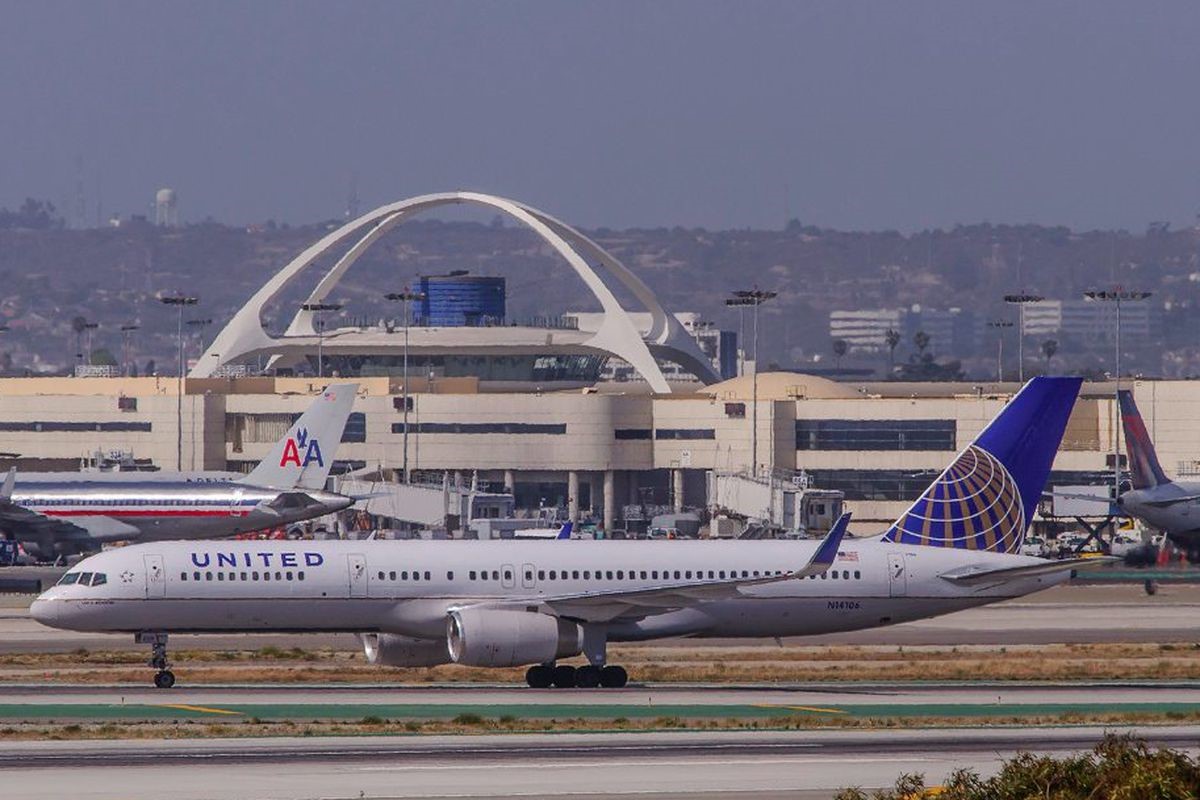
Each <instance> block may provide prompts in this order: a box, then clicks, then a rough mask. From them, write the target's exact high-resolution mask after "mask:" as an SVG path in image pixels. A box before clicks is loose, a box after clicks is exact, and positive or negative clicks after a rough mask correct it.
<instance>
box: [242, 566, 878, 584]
mask: <svg viewBox="0 0 1200 800" xmlns="http://www.w3.org/2000/svg"><path fill="white" fill-rule="evenodd" d="M739 572H740V575H739ZM706 574H707V580H737V579H738V578H739V577H741V578H762V577H772V576H776V575H783V574H784V572H783V570H778V569H777V570H757V569H756V570H746V569H743V570H740V571H739V570H736V569H731V570H723V569H722V570H712V569H710V570H708V571H707V573H706V572H705V571H704V570H690V569H687V570H679V569H677V570H669V569H664V570H661V571H660V570H656V569H654V570H644V569H643V570H633V569H631V570H629V571H628V573H626V571H625V570H621V569H618V570H611V569H610V570H595V572H594V573H593V571H592V570H588V569H585V570H578V569H574V570H565V569H564V570H556V569H552V570H544V569H539V570H538V571H537V579H538V580H539V581H545V580H551V581H558V580H563V581H566V580H572V581H578V580H584V581H590V580H598V581H600V580H607V581H611V580H618V581H623V580H626V576H627V575H628V580H631V581H634V580H655V581H657V580H705V579H706ZM377 575H378V577H379V580H381V581H384V580H391V581H407V580H413V581H419V580H426V581H428V580H431V578H430V573H429V572H428V571H426V572H425V573H424V577H423V578H422V573H421V572H419V571H417V570H413V571H411V572H409V571H407V570H405V571H401V572H397V571H396V570H391V571H390V572H384V571H383V570H379V572H378V573H377ZM660 575H661V576H662V577H661V578H660V577H659V576H660ZM853 576H854V577H853V579H854V580H861V579H862V573H861V572H860V571H859V570H854V572H853ZM809 577H810V578H812V579H813V580H817V579H818V578H820V579H822V580H824V579H826V578H830V579H833V580H837V579H838V577H839V575H838V570H827V571H826V572H824V573H822V574H821V575H819V576H818V575H810V576H809ZM467 578H468V579H469V580H472V581H487V580H492V581H498V580H500V570H498V569H493V570H490V571H489V570H486V569H484V570H470V571H469V572H468V573H467ZM512 579H513V574H512V572H511V571H510V570H504V580H505V581H509V582H511V581H512ZM841 579H842V580H850V579H851V572H850V570H842V571H841ZM255 580H257V578H256V579H255ZM301 580H303V579H301ZM446 580H448V581H452V580H454V573H453V572H447V573H446ZM532 580H533V571H532V570H526V572H525V581H526V582H531V581H532Z"/></svg>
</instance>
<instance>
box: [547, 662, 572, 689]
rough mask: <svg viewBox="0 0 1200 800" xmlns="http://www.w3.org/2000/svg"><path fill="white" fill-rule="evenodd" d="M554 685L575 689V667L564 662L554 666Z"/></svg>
mask: <svg viewBox="0 0 1200 800" xmlns="http://www.w3.org/2000/svg"><path fill="white" fill-rule="evenodd" d="M553 674H554V677H553V678H552V680H553V681H554V685H555V686H556V687H557V688H559V689H574V688H575V674H576V673H575V668H574V667H572V666H568V665H566V664H563V665H562V666H558V667H555V668H554V673H553Z"/></svg>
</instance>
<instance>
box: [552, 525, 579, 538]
mask: <svg viewBox="0 0 1200 800" xmlns="http://www.w3.org/2000/svg"><path fill="white" fill-rule="evenodd" d="M574 527H575V525H574V523H571V522H564V523H563V526H562V530H561V531H559V532H558V536H555V537H554V538H555V539H570V538H571V529H572V528H574Z"/></svg>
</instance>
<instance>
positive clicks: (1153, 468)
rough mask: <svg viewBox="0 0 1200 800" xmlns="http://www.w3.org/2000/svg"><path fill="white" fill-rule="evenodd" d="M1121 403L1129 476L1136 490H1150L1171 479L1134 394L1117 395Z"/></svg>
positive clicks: (1129, 392)
mask: <svg viewBox="0 0 1200 800" xmlns="http://www.w3.org/2000/svg"><path fill="white" fill-rule="evenodd" d="M1117 398H1118V399H1119V400H1120V403H1121V426H1122V427H1123V428H1124V429H1125V449H1126V451H1127V452H1128V453H1129V475H1130V478H1131V479H1132V481H1133V488H1134V489H1150V488H1152V487H1154V486H1160V485H1162V484H1164V483H1170V482H1171V479H1170V478H1168V477H1167V476H1166V474H1164V473H1163V470H1162V467H1161V466H1160V465H1159V463H1158V454H1157V453H1155V452H1154V442H1152V441H1150V434H1149V432H1148V431H1147V430H1146V423H1145V422H1143V421H1142V415H1141V412H1139V411H1138V407H1137V403H1135V402H1133V392H1131V391H1129V390H1128V389H1122V390H1121V391H1120V392H1118V393H1117Z"/></svg>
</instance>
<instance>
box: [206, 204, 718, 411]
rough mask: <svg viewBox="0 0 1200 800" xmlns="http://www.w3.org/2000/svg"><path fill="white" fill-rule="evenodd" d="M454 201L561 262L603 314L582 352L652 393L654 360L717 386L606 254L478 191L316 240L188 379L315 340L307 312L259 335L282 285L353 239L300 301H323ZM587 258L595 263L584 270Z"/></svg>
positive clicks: (681, 335)
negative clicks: (612, 363)
mask: <svg viewBox="0 0 1200 800" xmlns="http://www.w3.org/2000/svg"><path fill="white" fill-rule="evenodd" d="M456 203H472V204H475V205H481V206H486V207H489V208H493V209H495V210H497V211H499V212H502V213H504V214H506V215H508V216H510V217H512V218H513V219H516V220H517V221H519V222H520V223H522V224H523V225H525V226H526V227H528V228H529V229H531V230H532V231H533V232H534V233H536V234H537V235H538V236H539V237H541V239H542V240H543V241H544V242H546V244H548V245H550V247H552V248H553V249H554V251H555V252H557V253H558V254H559V255H560V256H562V258H563V260H564V261H566V262H567V264H568V265H569V266H570V267H571V269H573V270H574V271H575V273H576V275H578V276H579V278H580V279H581V280H582V281H583V283H584V285H586V286H587V287H588V289H589V290H591V292H592V295H593V296H594V297H595V298H596V300H597V301H599V303H600V307H601V308H602V309H603V310H604V319H603V322H602V323H601V325H600V328H599V330H597V331H596V332H595V333H594V334H593V335H592V336H591V337H590V338H589V339H588V340H587V341H586V342H584V343H583V346H585V347H590V348H594V349H597V350H601V351H605V352H608V353H612V354H613V355H616V356H619V357H621V358H623V359H624V360H625V361H627V362H629V364H631V365H632V366H633V368H634V369H636V370H637V371H638V373H640V374H641V375H642V377H643V378H645V379H646V381H647V382H648V383H649V384H650V386H651V388H652V389H653V390H654V391H656V392H661V393H669V392H670V391H671V387H670V385H669V384H668V383H667V380H666V378H665V377H664V375H663V373H662V370H660V369H659V367H658V362H657V361H656V360H655V355H656V354H657V355H660V356H662V357H664V358H668V359H670V360H672V361H675V362H677V363H679V364H681V365H682V366H683V367H685V368H686V369H688V370H690V371H691V372H692V373H693V374H695V375H696V376H697V377H699V378H700V379H701V380H704V381H705V382H713V381H715V380H717V376H716V374H715V373H714V372H713V370H712V367H711V365H710V364H709V362H708V360H707V359H706V358H705V357H704V355H703V354H702V353H701V352H700V349H699V348H698V347H697V346H696V343H695V342H694V341H693V340H692V338H691V337H690V336H689V335H688V334H687V332H686V331H685V330H684V329H683V326H682V325H680V323H679V321H678V320H677V319H675V317H674V316H672V315H671V314H668V313H667V312H666V310H665V309H664V308H663V307H662V304H661V303H659V302H658V298H656V297H655V296H654V293H653V292H651V291H650V288H649V287H648V286H646V284H645V283H644V282H642V280H641V279H640V278H638V277H637V276H636V275H634V274H633V273H632V272H631V271H630V270H629V269H628V268H627V267H626V266H625V265H624V264H622V263H621V262H620V261H619V260H618V259H617V258H615V257H614V256H613V255H612V254H610V253H608V252H607V251H606V250H604V249H603V248H602V247H600V245H598V244H596V243H595V242H594V241H592V240H591V239H589V238H588V237H586V236H584V235H583V234H582V233H580V232H579V231H577V230H575V229H574V228H572V227H571V226H570V225H567V224H566V223H564V222H562V221H561V220H558V219H556V218H554V217H552V216H550V215H549V214H547V213H545V212H544V211H539V210H538V209H535V208H533V207H531V206H527V205H525V204H523V203H518V202H516V201H514V200H509V199H507V198H504V197H497V196H495V195H489V194H482V193H479V192H443V193H439V194H427V195H420V196H417V197H412V198H409V199H407V200H401V201H399V202H396V203H389V204H388V205H384V206H380V207H379V208H377V209H375V210H373V211H370V212H368V213H366V214H364V215H363V216H361V217H359V218H358V219H355V220H352V221H350V222H348V223H346V224H345V225H343V226H341V227H340V228H338V229H337V230H335V231H333V232H331V233H329V234H327V235H326V236H324V237H322V238H321V239H320V240H318V241H317V242H315V243H314V244H312V245H311V246H309V247H308V248H307V249H305V250H304V251H303V252H302V253H300V255H298V256H297V257H296V258H294V259H292V261H291V262H289V263H288V264H287V265H286V266H284V267H283V269H281V270H279V272H277V273H276V274H275V275H274V276H272V277H271V279H270V280H268V281H267V282H266V283H265V284H264V285H263V286H262V288H261V289H259V290H258V291H257V292H255V293H254V295H253V296H252V297H251V298H250V300H249V301H247V302H246V304H245V305H244V306H242V308H241V309H239V310H238V312H237V313H236V314H235V315H234V316H233V319H231V320H230V321H229V323H228V324H227V325H226V326H225V327H224V328H223V329H222V330H221V332H220V333H219V334H217V336H216V337H215V338H214V339H213V341H212V344H211V345H210V346H209V348H208V350H206V351H205V353H204V355H202V356H201V357H200V360H199V361H198V362H197V363H196V366H195V367H194V368H193V369H192V371H191V373H190V375H191V377H193V378H205V377H210V376H212V375H213V374H214V373H215V372H216V370H217V369H218V368H219V367H220V366H222V365H223V364H228V363H231V362H233V361H236V360H237V359H238V358H241V357H244V356H246V355H248V354H250V353H252V352H256V351H258V352H262V351H264V350H270V349H271V348H272V347H273V346H274V345H280V344H283V343H284V340H285V339H287V338H289V337H306V336H313V335H315V334H316V330H315V328H314V325H313V313H312V312H308V311H304V310H300V311H298V312H297V313H296V315H295V317H293V319H292V321H291V324H289V325H288V328H287V331H286V333H284V335H283V336H282V337H279V338H275V337H272V336H271V335H270V334H268V333H267V332H266V330H264V329H263V326H262V310H263V308H264V307H265V306H266V305H267V303H269V302H271V300H273V299H274V298H275V297H276V296H277V295H278V294H279V293H280V292H281V291H283V289H284V287H286V286H287V285H288V284H289V283H291V281H293V280H295V279H296V277H297V276H299V275H300V274H301V273H303V272H304V271H305V270H307V269H308V268H309V267H311V266H312V265H313V264H314V263H315V262H316V261H317V260H318V259H319V258H321V257H322V256H324V255H325V254H326V253H328V252H329V251H330V250H331V249H333V248H335V247H337V246H338V245H340V244H341V243H343V242H344V241H346V240H348V239H351V238H352V237H354V236H356V235H358V236H359V238H358V240H357V241H356V242H355V243H354V244H353V245H351V247H350V249H349V250H347V251H346V253H345V254H344V255H342V257H341V258H340V259H338V261H337V263H336V264H334V265H333V267H331V268H330V269H329V271H328V272H327V273H326V274H325V275H324V276H323V277H322V278H321V280H320V281H319V282H318V283H317V285H316V287H315V288H314V289H313V291H312V292H311V293H310V294H309V296H308V299H307V300H306V303H319V302H321V301H323V300H324V299H325V298H326V297H327V296H328V295H329V293H330V292H331V291H332V290H333V289H334V287H336V286H337V284H338V282H339V281H340V280H341V279H342V277H343V276H344V275H345V273H346V270H348V269H349V268H350V267H351V266H353V264H354V263H355V262H356V261H357V260H358V259H359V257H360V256H362V254H363V253H364V252H366V250H367V249H368V248H370V247H371V245H373V244H374V243H375V242H376V241H378V239H379V238H380V237H381V236H383V235H384V234H386V233H387V232H388V231H389V230H391V229H392V228H394V227H395V226H397V225H399V224H400V223H401V222H403V221H405V220H406V219H408V218H409V217H410V216H412V215H414V214H417V213H420V212H422V211H427V210H429V209H432V208H437V207H438V206H444V205H452V204H456ZM364 230H365V233H364ZM360 234H361V235H360ZM585 257H586V258H585ZM589 260H594V261H595V262H596V263H595V264H594V265H593V264H590V263H589ZM597 269H602V270H604V271H605V272H607V273H608V274H609V275H611V276H612V277H614V278H616V279H617V280H618V281H620V282H621V283H622V284H623V285H624V286H625V287H626V288H628V289H629V291H630V292H632V293H633V295H634V297H636V298H637V300H638V302H639V303H641V304H642V305H643V306H644V307H645V309H646V311H648V312H649V313H650V317H651V326H650V331H649V333H648V334H647V335H646V338H645V339H643V338H642V335H641V334H640V333H639V332H638V330H637V326H636V325H635V324H634V322H633V320H632V318H631V317H630V316H629V312H628V311H626V310H625V309H624V308H623V307H622V306H621V303H620V302H619V301H618V300H617V298H616V296H615V295H614V294H613V292H612V290H611V289H610V288H609V286H608V285H607V284H606V283H605V282H604V280H603V279H602V278H601V276H600V274H599V273H598V272H597ZM652 348H653V349H652Z"/></svg>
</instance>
